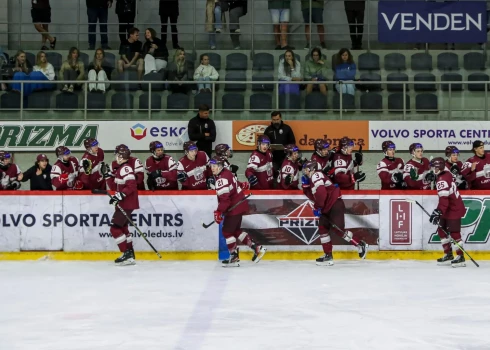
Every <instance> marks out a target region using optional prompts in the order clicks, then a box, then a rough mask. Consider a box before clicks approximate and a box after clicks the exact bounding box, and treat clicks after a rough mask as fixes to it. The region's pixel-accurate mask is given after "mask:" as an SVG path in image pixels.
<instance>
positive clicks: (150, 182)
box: [146, 176, 156, 191]
mask: <svg viewBox="0 0 490 350" xmlns="http://www.w3.org/2000/svg"><path fill="white" fill-rule="evenodd" d="M146 186H148V189H149V190H150V191H155V189H156V183H155V179H154V178H152V177H151V176H148V178H147V179H146Z"/></svg>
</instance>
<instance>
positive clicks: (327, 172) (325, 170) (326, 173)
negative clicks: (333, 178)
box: [322, 164, 333, 176]
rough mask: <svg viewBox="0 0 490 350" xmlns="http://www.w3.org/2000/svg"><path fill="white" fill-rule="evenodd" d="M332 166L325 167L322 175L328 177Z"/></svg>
mask: <svg viewBox="0 0 490 350" xmlns="http://www.w3.org/2000/svg"><path fill="white" fill-rule="evenodd" d="M332 169H333V168H332V166H331V165H330V164H327V165H325V168H323V169H322V173H324V174H325V175H326V176H330V171H332Z"/></svg>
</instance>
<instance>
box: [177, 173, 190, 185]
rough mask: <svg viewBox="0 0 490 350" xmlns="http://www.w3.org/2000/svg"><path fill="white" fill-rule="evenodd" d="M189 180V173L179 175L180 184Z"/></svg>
mask: <svg viewBox="0 0 490 350" xmlns="http://www.w3.org/2000/svg"><path fill="white" fill-rule="evenodd" d="M188 178H189V176H187V173H186V172H184V171H182V172H180V173H177V181H179V182H180V183H182V182H185V181H186V180H187V179H188Z"/></svg>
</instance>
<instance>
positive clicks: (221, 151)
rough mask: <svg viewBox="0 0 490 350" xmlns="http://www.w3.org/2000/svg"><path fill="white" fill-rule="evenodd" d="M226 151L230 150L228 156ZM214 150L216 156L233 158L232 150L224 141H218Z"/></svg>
mask: <svg viewBox="0 0 490 350" xmlns="http://www.w3.org/2000/svg"><path fill="white" fill-rule="evenodd" d="M228 151H230V155H229V156H228ZM214 152H215V153H216V155H217V156H222V157H227V158H233V150H232V149H231V147H230V146H228V145H227V144H226V143H220V144H219V145H216V147H214Z"/></svg>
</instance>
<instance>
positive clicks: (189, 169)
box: [177, 151, 213, 190]
mask: <svg viewBox="0 0 490 350" xmlns="http://www.w3.org/2000/svg"><path fill="white" fill-rule="evenodd" d="M208 162H209V157H208V155H207V154H206V152H203V151H198V152H197V155H196V159H194V160H190V159H189V158H188V157H187V156H183V157H182V158H180V160H179V162H178V163H177V173H180V172H184V173H186V174H187V180H185V181H184V182H183V183H182V190H207V189H208V187H207V183H206V182H207V179H208V178H209V177H211V176H213V174H212V173H211V170H210V169H209V167H208Z"/></svg>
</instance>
